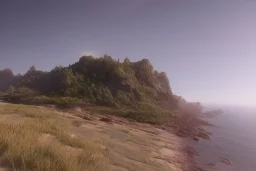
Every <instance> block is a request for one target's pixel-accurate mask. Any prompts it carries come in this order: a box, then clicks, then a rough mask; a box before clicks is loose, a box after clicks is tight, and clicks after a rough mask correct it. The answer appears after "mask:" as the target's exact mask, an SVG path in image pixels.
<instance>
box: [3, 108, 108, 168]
mask: <svg viewBox="0 0 256 171" xmlns="http://www.w3.org/2000/svg"><path fill="white" fill-rule="evenodd" d="M2 111H3V112H2V113H1V114H20V115H21V116H24V117H25V119H24V122H22V123H19V124H14V123H13V122H12V120H4V121H3V120H1V119H0V155H1V160H0V161H1V166H2V167H9V168H12V169H13V170H20V171H27V170H35V171H38V170H39V171H48V170H60V171H82V170H85V171H97V170H99V171H100V170H106V167H105V164H106V162H107V160H106V158H105V155H106V154H105V152H104V151H102V150H101V148H99V146H98V145H97V144H96V143H94V142H92V141H85V140H83V139H81V138H79V137H73V136H71V134H70V132H69V130H70V126H71V123H70V121H69V120H68V119H66V118H63V117H61V116H59V115H58V114H56V113H54V112H52V111H49V110H45V109H40V108H38V107H32V106H24V105H6V106H4V110H2ZM44 135H48V136H46V137H45V138H46V140H45V141H42V138H44V137H43V136H44ZM47 141H48V143H47ZM99 156H100V157H99Z"/></svg>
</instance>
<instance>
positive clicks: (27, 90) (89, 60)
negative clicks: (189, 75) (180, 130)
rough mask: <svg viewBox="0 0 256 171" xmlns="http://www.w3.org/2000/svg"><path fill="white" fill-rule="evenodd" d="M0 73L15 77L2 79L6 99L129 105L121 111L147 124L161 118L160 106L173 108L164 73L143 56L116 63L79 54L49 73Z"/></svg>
mask: <svg viewBox="0 0 256 171" xmlns="http://www.w3.org/2000/svg"><path fill="white" fill-rule="evenodd" d="M4 73H9V77H10V78H14V79H13V80H12V81H11V82H6V83H4V85H5V86H6V85H8V86H9V88H8V91H7V92H8V95H9V96H10V98H9V100H11V101H14V102H19V103H28V104H56V105H58V106H61V107H72V106H75V105H81V104H84V103H85V102H86V103H87V102H90V103H91V104H96V105H103V106H108V107H118V108H119V109H123V108H127V107H129V108H132V109H133V110H129V112H124V113H122V112H121V114H120V115H123V116H124V117H130V118H133V119H136V120H139V121H146V122H151V121H152V122H153V120H158V114H159V113H160V115H159V116H161V117H163V116H164V114H163V113H165V112H162V110H164V109H171V110H173V108H175V101H172V100H170V99H173V98H172V94H171V90H170V87H169V81H168V79H167V77H166V76H165V75H163V76H161V73H158V72H157V71H155V70H154V69H153V67H152V65H151V64H150V62H149V60H147V59H143V60H141V61H138V62H130V60H129V59H128V58H125V60H124V62H120V61H119V60H114V59H112V57H110V56H108V55H104V56H103V57H101V58H95V57H93V56H83V57H81V58H80V59H79V61H78V62H76V63H74V64H72V65H69V66H68V67H62V66H57V67H55V68H54V69H52V70H51V71H50V72H43V71H38V70H36V67H34V66H32V67H30V69H29V70H28V71H27V73H25V74H24V75H17V76H12V77H11V75H13V74H11V73H12V72H11V71H10V70H7V71H5V72H4ZM5 75H8V74H5ZM0 76H1V72H0ZM9 77H8V78H9ZM10 83H12V84H10ZM165 83H166V84H165ZM11 85H13V86H11ZM8 86H7V87H8ZM161 86H162V87H164V88H162V87H161ZM166 87H167V89H169V91H167V93H166V92H162V91H161V88H162V89H164V90H166ZM0 88H1V87H0ZM6 89H7V88H6ZM169 92H170V93H169ZM143 106H146V107H143ZM163 108H164V109H163ZM149 109H150V110H149ZM145 111H146V112H145ZM159 111H161V112H159ZM159 122H160V121H159Z"/></svg>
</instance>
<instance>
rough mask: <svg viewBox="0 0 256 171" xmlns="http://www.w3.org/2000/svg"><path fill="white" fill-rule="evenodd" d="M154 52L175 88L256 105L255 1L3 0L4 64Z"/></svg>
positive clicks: (0, 61)
mask: <svg viewBox="0 0 256 171" xmlns="http://www.w3.org/2000/svg"><path fill="white" fill-rule="evenodd" d="M103 54H108V55H110V56H112V57H113V58H115V59H120V60H122V59H124V58H125V57H129V58H130V59H131V61H137V60H140V59H142V58H148V59H149V60H150V61H151V63H152V65H153V66H154V68H155V69H156V70H158V71H165V72H166V73H167V75H168V77H169V80H170V85H171V88H172V90H173V92H174V93H175V94H178V95H181V96H183V97H184V98H186V99H187V100H189V101H200V102H202V103H205V104H229V105H248V106H253V105H255V106H256V77H255V74H256V67H255V65H256V1H255V0H240V1H239V0H214V1H210V0H193V1H192V0H93V1H91V0H43V1H42V0H22V1H21V0H1V2H0V69H3V68H7V67H8V68H12V69H13V71H14V72H15V73H25V72H26V71H27V70H28V68H29V67H30V66H31V65H35V66H36V68H37V69H40V70H50V69H52V68H53V67H54V66H56V65H63V66H66V65H68V64H71V63H74V62H76V61H77V60H78V59H79V58H80V57H81V56H83V55H94V56H101V55H103Z"/></svg>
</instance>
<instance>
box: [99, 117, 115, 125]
mask: <svg viewBox="0 0 256 171" xmlns="http://www.w3.org/2000/svg"><path fill="white" fill-rule="evenodd" d="M100 121H103V122H107V123H111V124H112V123H113V120H112V119H111V118H109V117H108V118H107V117H102V118H100Z"/></svg>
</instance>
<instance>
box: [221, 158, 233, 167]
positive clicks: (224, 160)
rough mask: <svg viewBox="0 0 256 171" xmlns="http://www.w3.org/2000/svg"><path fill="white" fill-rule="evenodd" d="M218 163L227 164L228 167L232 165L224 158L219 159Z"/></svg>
mask: <svg viewBox="0 0 256 171" xmlns="http://www.w3.org/2000/svg"><path fill="white" fill-rule="evenodd" d="M220 161H221V162H222V163H225V164H228V165H230V164H232V162H231V161H230V160H228V159H226V158H224V157H220Z"/></svg>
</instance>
